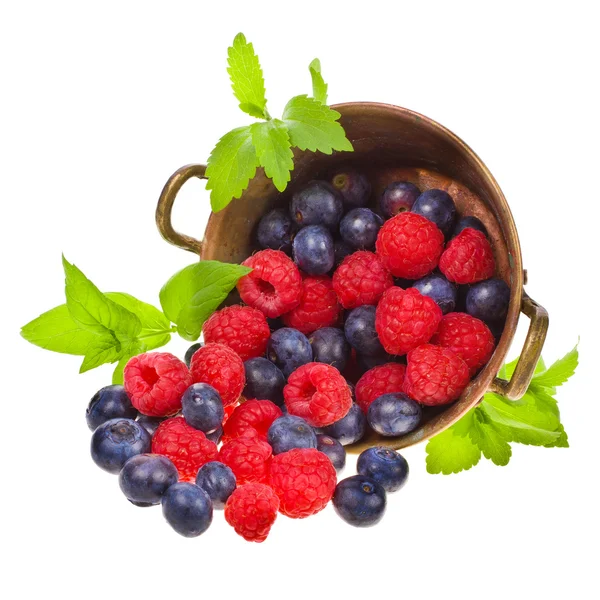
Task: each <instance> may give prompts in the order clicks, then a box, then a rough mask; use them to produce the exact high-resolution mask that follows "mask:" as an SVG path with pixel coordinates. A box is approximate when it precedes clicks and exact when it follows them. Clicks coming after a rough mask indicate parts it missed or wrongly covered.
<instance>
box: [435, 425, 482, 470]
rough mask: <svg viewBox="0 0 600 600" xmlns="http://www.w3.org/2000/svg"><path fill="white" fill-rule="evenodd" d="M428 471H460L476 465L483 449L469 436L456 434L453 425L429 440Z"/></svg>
mask: <svg viewBox="0 0 600 600" xmlns="http://www.w3.org/2000/svg"><path fill="white" fill-rule="evenodd" d="M425 451H426V452H427V459H426V464H427V472H428V473H431V474H438V473H443V474H444V475H449V474H450V473H459V472H460V471H466V470H468V469H470V468H471V467H473V466H475V465H476V464H477V463H478V462H479V460H480V459H481V450H480V449H479V448H478V447H477V445H476V444H474V443H473V442H472V441H471V438H470V437H469V436H460V435H456V434H455V432H454V431H453V427H450V429H446V430H445V431H442V433H440V434H438V435H436V436H435V437H434V438H432V439H430V440H429V442H427V446H426V447H425Z"/></svg>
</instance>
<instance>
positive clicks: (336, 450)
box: [317, 433, 346, 471]
mask: <svg viewBox="0 0 600 600" xmlns="http://www.w3.org/2000/svg"><path fill="white" fill-rule="evenodd" d="M317 450H319V451H321V452H322V453H323V454H325V455H326V456H327V458H329V460H330V461H331V464H332V465H333V466H334V468H335V470H336V471H341V470H342V469H343V468H344V466H345V465H346V451H345V450H344V446H342V445H341V444H340V443H339V442H338V441H337V440H336V439H335V438H332V437H330V436H328V435H324V434H322V433H321V434H319V435H318V436H317Z"/></svg>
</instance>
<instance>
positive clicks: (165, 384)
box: [123, 352, 192, 417]
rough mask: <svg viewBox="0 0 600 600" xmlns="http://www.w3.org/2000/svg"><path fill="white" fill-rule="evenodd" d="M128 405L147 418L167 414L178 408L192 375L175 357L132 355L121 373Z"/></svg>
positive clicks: (166, 354) (165, 415) (162, 353)
mask: <svg viewBox="0 0 600 600" xmlns="http://www.w3.org/2000/svg"><path fill="white" fill-rule="evenodd" d="M123 379H124V385H125V391H126V392H127V395H128V396H129V399H130V400H131V404H133V406H134V407H135V408H137V409H138V410H139V411H140V412H141V413H142V414H144V415H148V416H150V417H167V416H169V415H174V414H175V413H177V412H178V411H180V410H181V397H182V396H183V393H184V392H185V390H187V389H188V387H190V385H192V376H191V374H190V372H189V370H188V368H187V367H186V366H185V363H183V362H182V361H180V360H179V359H178V358H177V357H176V356H173V355H172V354H169V353H168V352H148V353H146V354H140V355H138V356H134V357H133V358H132V359H131V360H130V361H129V362H128V363H127V365H126V366H125V370H124V372H123Z"/></svg>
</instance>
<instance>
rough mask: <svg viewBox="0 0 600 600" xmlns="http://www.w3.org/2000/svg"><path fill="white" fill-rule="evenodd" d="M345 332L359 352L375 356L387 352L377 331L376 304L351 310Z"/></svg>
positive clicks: (345, 324)
mask: <svg viewBox="0 0 600 600" xmlns="http://www.w3.org/2000/svg"><path fill="white" fill-rule="evenodd" d="M344 334H345V335H346V339H347V340H348V342H350V345H351V346H352V347H353V348H354V349H355V350H356V351H357V352H358V353H359V354H366V355H368V356H374V355H377V354H384V353H385V351H384V349H383V346H382V345H381V342H380V341H379V338H378V337H377V331H375V307H374V306H359V307H358V308H355V309H353V310H351V311H350V312H349V313H348V316H347V317H346V322H345V323H344Z"/></svg>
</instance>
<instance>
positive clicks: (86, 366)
mask: <svg viewBox="0 0 600 600" xmlns="http://www.w3.org/2000/svg"><path fill="white" fill-rule="evenodd" d="M122 355H123V348H122V346H121V344H120V343H119V341H118V340H117V339H116V338H115V337H114V336H112V335H110V334H107V335H106V336H98V337H97V339H95V340H94V342H93V343H92V344H91V345H90V346H89V348H88V350H87V352H86V354H85V357H84V359H83V362H82V363H81V367H80V368H79V372H80V373H85V372H86V371H89V370H91V369H95V368H96V367H99V366H100V365H103V364H105V363H112V362H115V361H117V360H119V359H120V358H121V356H122Z"/></svg>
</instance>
